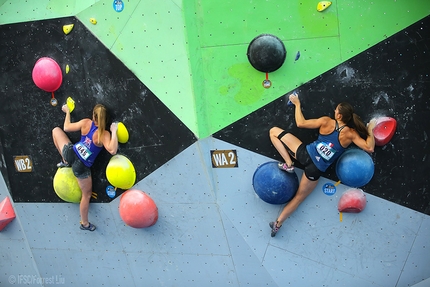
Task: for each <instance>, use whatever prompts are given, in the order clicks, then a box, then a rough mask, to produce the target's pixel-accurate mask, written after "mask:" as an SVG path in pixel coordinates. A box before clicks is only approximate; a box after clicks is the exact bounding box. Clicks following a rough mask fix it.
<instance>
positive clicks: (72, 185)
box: [53, 167, 82, 203]
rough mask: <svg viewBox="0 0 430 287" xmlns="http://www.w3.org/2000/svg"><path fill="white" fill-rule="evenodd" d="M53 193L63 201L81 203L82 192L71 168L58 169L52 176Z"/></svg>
mask: <svg viewBox="0 0 430 287" xmlns="http://www.w3.org/2000/svg"><path fill="white" fill-rule="evenodd" d="M53 185H54V190H55V193H56V194H57V195H58V197H59V198H61V199H62V200H64V201H67V202H73V203H77V202H80V201H81V197H82V191H81V188H80V187H79V185H78V180H77V179H76V177H75V176H74V174H73V171H72V168H71V167H63V168H59V169H58V170H57V172H56V173H55V176H54V181H53Z"/></svg>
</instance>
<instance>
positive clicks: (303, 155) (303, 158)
mask: <svg viewBox="0 0 430 287" xmlns="http://www.w3.org/2000/svg"><path fill="white" fill-rule="evenodd" d="M285 134H287V132H286V131H282V132H281V133H280V134H279V135H278V139H279V140H280V141H281V143H282V144H283V145H284V147H285V148H286V149H287V151H288V153H289V154H290V155H291V156H292V157H294V158H296V159H297V161H298V162H299V163H300V164H301V165H303V166H304V171H305V175H306V177H307V178H308V179H309V180H311V181H316V180H318V179H319V178H320V176H321V171H320V170H319V169H318V168H317V166H316V165H315V164H314V162H313V161H312V159H311V157H310V156H309V153H308V150H307V149H306V146H305V145H304V144H303V143H302V144H301V145H300V146H299V147H298V148H297V151H296V152H293V151H292V150H291V149H290V148H289V147H288V146H287V145H286V144H285V143H284V142H283V141H282V140H281V138H282V137H283V136H284V135H285Z"/></svg>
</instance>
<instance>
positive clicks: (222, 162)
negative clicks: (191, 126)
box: [211, 150, 239, 168]
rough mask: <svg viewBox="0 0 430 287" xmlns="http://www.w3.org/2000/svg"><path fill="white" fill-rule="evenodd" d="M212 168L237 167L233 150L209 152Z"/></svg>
mask: <svg viewBox="0 0 430 287" xmlns="http://www.w3.org/2000/svg"><path fill="white" fill-rule="evenodd" d="M211 159H212V167H213V168H220V167H221V168H226V167H238V166H239V165H238V162H237V152H236V151H235V150H211Z"/></svg>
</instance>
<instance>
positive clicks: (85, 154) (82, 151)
mask: <svg viewBox="0 0 430 287" xmlns="http://www.w3.org/2000/svg"><path fill="white" fill-rule="evenodd" d="M76 150H77V152H78V153H79V156H80V157H81V158H82V159H84V160H87V159H88V158H89V157H90V155H91V154H92V152H91V151H90V150H89V149H88V148H87V147H86V146H85V145H83V144H82V143H80V142H79V143H77V144H76Z"/></svg>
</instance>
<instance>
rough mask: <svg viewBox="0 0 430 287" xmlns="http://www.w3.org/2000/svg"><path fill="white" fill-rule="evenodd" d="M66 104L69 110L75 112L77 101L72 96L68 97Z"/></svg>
mask: <svg viewBox="0 0 430 287" xmlns="http://www.w3.org/2000/svg"><path fill="white" fill-rule="evenodd" d="M66 104H67V107H68V108H69V111H70V112H73V110H74V109H75V101H74V100H73V99H72V98H71V97H68V98H67V101H66Z"/></svg>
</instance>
